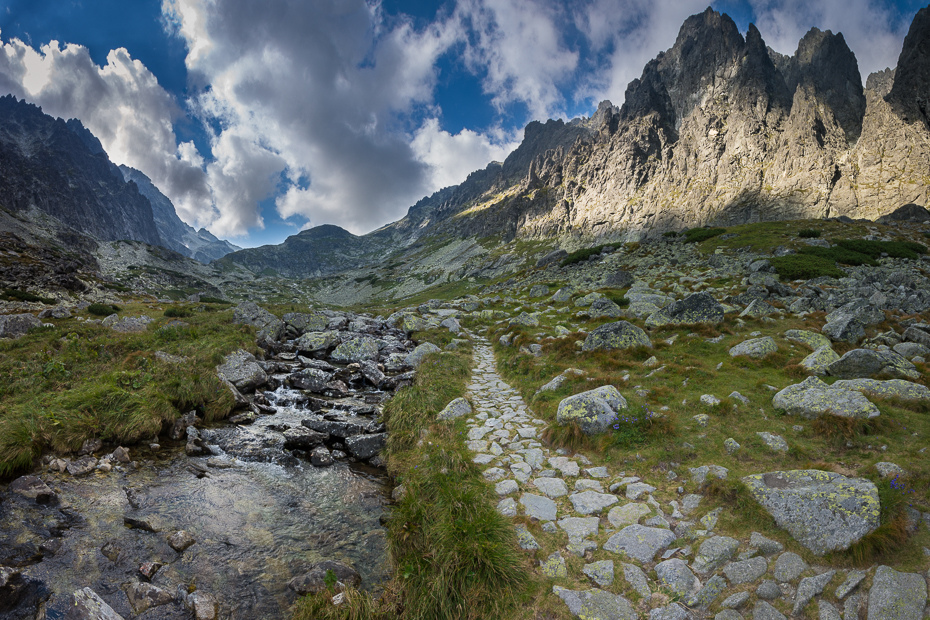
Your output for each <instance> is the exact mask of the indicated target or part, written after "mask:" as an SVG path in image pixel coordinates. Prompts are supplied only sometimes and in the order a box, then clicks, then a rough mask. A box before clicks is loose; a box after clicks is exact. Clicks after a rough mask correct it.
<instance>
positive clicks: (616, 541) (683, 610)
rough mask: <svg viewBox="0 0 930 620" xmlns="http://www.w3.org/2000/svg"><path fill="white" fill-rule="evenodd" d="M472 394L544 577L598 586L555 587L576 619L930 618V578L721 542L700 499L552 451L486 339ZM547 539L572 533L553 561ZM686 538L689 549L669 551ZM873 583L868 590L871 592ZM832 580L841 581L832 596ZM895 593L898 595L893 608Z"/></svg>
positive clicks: (481, 433) (473, 425) (478, 349)
mask: <svg viewBox="0 0 930 620" xmlns="http://www.w3.org/2000/svg"><path fill="white" fill-rule="evenodd" d="M468 391H469V394H468V398H469V399H470V400H471V402H472V404H473V405H474V410H473V412H472V414H471V415H470V417H468V418H467V419H466V420H467V424H468V434H467V439H466V441H467V445H468V448H469V449H470V450H471V451H472V452H473V453H474V458H473V460H474V462H475V463H478V464H479V465H481V466H483V467H485V468H486V469H485V471H484V476H485V478H486V479H487V480H488V481H490V482H492V483H494V484H495V490H496V492H497V494H498V496H499V497H500V501H499V504H498V510H499V511H500V512H501V513H502V514H504V515H505V516H510V517H514V518H516V517H517V516H518V515H524V516H526V517H529V518H530V522H531V525H530V526H529V527H527V526H525V525H523V524H520V523H518V524H515V528H516V530H517V536H518V540H519V543H520V546H521V547H522V548H523V549H525V550H527V551H528V552H530V553H537V554H539V557H538V558H537V559H538V560H539V568H538V570H539V571H540V573H541V574H542V575H545V576H546V577H547V578H550V579H552V580H554V581H556V580H560V581H561V582H562V583H565V581H564V579H565V578H568V577H573V578H576V579H580V580H582V581H585V582H587V583H588V584H589V585H590V587H585V588H579V589H577V590H571V589H568V588H563V587H560V586H559V585H553V592H554V593H555V594H556V595H558V596H559V597H560V598H561V599H562V600H563V601H564V602H565V604H566V605H567V607H568V609H569V611H570V612H571V613H572V614H573V615H574V616H576V617H579V618H586V619H587V620H608V619H611V620H613V619H634V618H647V617H648V618H650V619H652V618H657V619H658V618H661V619H674V620H684V619H686V618H715V619H716V620H739V619H740V618H771V619H774V620H777V619H786V618H787V617H789V616H795V615H797V614H799V613H803V612H802V610H803V609H805V607H807V606H808V605H811V604H813V605H815V607H816V609H817V610H818V611H817V613H818V614H819V617H820V618H830V619H834V618H835V619H843V620H852V619H858V618H860V617H862V618H868V619H869V620H877V619H879V618H881V619H885V620H897V619H902V620H903V619H904V618H912V617H913V618H915V619H916V618H921V617H922V616H923V615H924V608H925V606H926V604H927V584H926V579H927V578H928V577H930V572H928V574H916V573H901V572H897V571H894V570H892V569H891V568H888V567H884V566H883V567H879V568H878V569H877V570H875V571H871V570H870V571H848V572H846V571H835V570H829V569H828V568H827V567H819V566H809V565H808V564H807V563H806V562H805V561H804V560H803V559H802V558H801V557H800V556H798V555H797V554H795V553H791V552H786V551H785V550H784V547H783V545H782V544H781V543H779V542H777V541H773V540H770V539H768V538H765V537H764V536H762V535H761V534H758V533H756V532H753V533H752V535H751V536H747V540H737V539H735V538H731V537H728V536H719V535H715V533H714V531H713V530H714V528H715V526H716V523H717V511H716V510H715V511H710V512H706V513H704V514H701V513H700V511H698V509H699V507H700V504H701V500H702V497H701V496H700V495H697V494H684V488H683V487H679V489H678V490H679V495H680V498H679V500H675V501H672V502H669V503H668V504H667V505H666V506H665V507H663V506H662V505H660V504H659V502H658V501H656V500H655V499H654V498H653V496H652V493H653V492H654V491H655V490H656V488H655V487H654V486H652V485H650V484H648V483H647V482H646V481H644V480H642V479H641V478H640V477H638V476H636V475H635V474H634V473H632V472H624V471H613V468H611V467H604V466H601V467H594V466H592V463H591V461H590V460H589V459H588V458H587V457H585V456H584V455H582V454H575V455H572V456H569V454H568V453H567V452H566V451H565V450H556V451H554V452H551V451H550V450H549V449H547V448H546V447H545V446H544V445H543V444H542V443H541V442H540V441H539V439H538V436H539V434H540V433H541V432H542V430H543V429H544V428H545V426H546V422H545V421H544V420H540V419H538V418H535V417H534V416H533V413H532V411H531V410H530V409H529V407H528V406H527V404H526V403H525V402H524V401H523V399H522V398H521V396H520V394H519V393H518V392H517V391H516V390H514V389H513V388H512V387H510V386H509V385H507V383H506V382H504V381H503V380H502V379H501V377H500V375H499V374H498V373H497V369H496V363H495V359H494V353H493V350H492V349H491V346H490V343H489V342H488V341H487V339H485V338H482V337H480V336H475V368H474V370H473V375H472V382H471V384H470V385H469V386H468ZM709 472H710V473H713V474H717V475H721V476H725V475H726V470H725V469H723V468H720V467H716V466H710V467H699V468H694V469H693V470H691V479H692V480H691V481H692V482H694V483H697V484H699V483H700V482H702V481H703V480H704V478H705V477H706V476H707V475H708V473H709ZM670 478H671V472H670ZM697 484H695V485H693V486H694V487H697ZM534 532H535V535H534ZM542 532H545V533H548V534H556V535H560V536H563V538H561V540H560V543H559V549H558V550H556V551H555V552H554V553H551V554H548V555H547V554H546V553H544V552H541V551H540V544H539V543H538V541H537V539H536V536H540V535H541V533H542ZM747 535H748V533H747ZM566 540H567V544H566V543H565V541H566ZM681 540H688V541H691V544H687V545H685V546H682V547H671V545H672V544H673V543H674V542H675V541H681ZM544 542H545V541H544ZM572 555H575V556H578V557H582V558H585V559H584V564H583V567H582V569H581V571H580V572H581V574H572V575H570V574H569V573H570V570H571V568H570V566H571V565H575V566H577V564H578V563H577V562H568V563H566V559H570V558H571V556H572ZM869 577H871V580H872V587H871V591H870V592H867V591H866V590H867V588H866V586H865V585H863V584H867V583H868V579H869ZM834 581H835V582H837V583H839V582H841V585H839V586H837V587H836V588H834V587H833V586H832V585H831V586H830V587H829V588H828V587H827V586H828V584H830V583H832V582H834ZM615 582H616V583H615ZM894 591H897V592H898V593H899V594H900V596H898V595H896V596H894V597H892V598H894V600H892V598H889V593H890V592H894ZM616 592H622V593H623V594H616ZM670 600H671V601H677V602H672V603H669V601H670ZM902 605H903V606H902Z"/></svg>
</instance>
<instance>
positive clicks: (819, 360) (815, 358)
mask: <svg viewBox="0 0 930 620" xmlns="http://www.w3.org/2000/svg"><path fill="white" fill-rule="evenodd" d="M838 359H840V356H839V355H837V354H836V351H834V350H833V349H832V348H831V347H830V345H829V344H828V345H825V346H822V347H820V348H819V349H817V350H816V351H814V352H813V353H811V354H810V355H808V356H807V357H805V358H804V359H803V360H801V366H802V367H803V368H804V370H806V371H807V372H808V373H810V374H812V375H820V376H823V375H825V374H827V369H828V368H829V367H830V364H832V363H833V362H835V361H837V360H838Z"/></svg>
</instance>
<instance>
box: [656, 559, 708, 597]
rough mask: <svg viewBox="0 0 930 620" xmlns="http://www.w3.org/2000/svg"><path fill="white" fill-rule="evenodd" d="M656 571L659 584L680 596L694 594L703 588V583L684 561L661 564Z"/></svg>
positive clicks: (667, 561) (657, 565)
mask: <svg viewBox="0 0 930 620" xmlns="http://www.w3.org/2000/svg"><path fill="white" fill-rule="evenodd" d="M655 570H656V577H658V578H659V583H660V584H662V585H663V586H665V587H667V588H668V589H670V590H671V591H672V592H674V593H675V594H677V595H678V596H688V595H689V594H693V593H694V592H696V591H697V589H698V588H699V587H700V586H701V582H700V581H698V579H697V577H695V576H694V573H692V572H691V569H690V568H688V563H687V562H685V561H684V560H679V559H678V558H674V559H671V560H665V561H664V562H659V563H658V564H656V568H655Z"/></svg>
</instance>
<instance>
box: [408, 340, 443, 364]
mask: <svg viewBox="0 0 930 620" xmlns="http://www.w3.org/2000/svg"><path fill="white" fill-rule="evenodd" d="M440 352H441V349H440V348H439V347H437V346H436V345H434V344H433V343H432V342H424V343H423V344H421V345H418V346H417V347H416V348H415V349H414V350H413V351H412V352H411V353H410V355H408V356H407V357H405V358H404V363H405V364H406V365H407V366H412V367H414V368H416V367H417V366H419V365H420V363H421V362H423V358H424V357H426V356H427V355H429V354H431V353H440Z"/></svg>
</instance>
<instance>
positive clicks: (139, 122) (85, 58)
mask: <svg viewBox="0 0 930 620" xmlns="http://www.w3.org/2000/svg"><path fill="white" fill-rule="evenodd" d="M0 89H2V90H3V91H5V92H9V93H12V94H13V95H15V96H16V97H19V98H21V99H26V100H28V101H30V102H33V103H36V104H38V105H40V106H42V109H43V110H44V111H45V112H46V113H47V114H51V115H53V116H59V117H62V118H65V119H68V118H78V119H80V120H81V122H82V123H83V124H84V125H85V126H86V127H87V128H88V129H89V130H90V131H91V132H92V133H93V134H94V135H95V136H97V138H98V139H99V140H100V142H101V144H102V145H103V148H104V149H105V150H106V152H107V154H108V155H109V156H110V159H111V160H113V161H114V162H115V163H117V164H125V165H128V166H132V167H133V168H137V169H139V170H141V171H142V172H144V173H145V174H146V175H148V176H149V177H150V178H151V179H152V181H153V182H154V183H155V185H156V186H157V187H158V188H159V189H161V190H162V192H164V193H165V194H166V195H167V196H168V197H169V198H171V200H172V201H173V202H174V204H175V207H177V210H178V213H179V215H180V216H181V217H182V218H183V219H185V220H187V221H188V222H192V223H206V222H209V221H210V220H211V219H212V218H213V213H212V206H211V204H212V201H211V197H210V190H209V187H208V186H207V183H206V175H205V173H204V171H203V170H201V169H200V166H199V165H198V164H197V163H196V162H197V159H198V157H199V155H197V156H196V157H195V154H196V148H194V147H193V145H188V146H186V147H185V153H186V155H183V156H180V155H181V154H180V152H179V151H178V146H177V141H176V138H175V134H174V129H173V122H174V120H175V119H176V118H177V117H178V115H179V114H180V113H181V111H180V109H179V108H178V106H177V104H176V103H175V101H174V99H173V98H172V97H171V95H169V94H168V93H167V92H166V91H165V90H164V89H163V88H162V87H161V86H159V84H158V81H157V80H156V79H155V76H154V75H152V73H151V72H150V71H149V70H148V69H147V68H146V67H145V66H144V65H143V64H142V63H141V62H139V61H138V60H134V59H133V58H132V57H130V55H129V53H128V52H127V51H126V50H125V49H122V48H120V49H115V50H112V51H110V53H109V54H108V55H107V63H106V64H105V65H104V66H102V67H101V66H98V65H96V64H95V63H94V62H93V60H92V59H91V57H90V53H89V52H88V50H87V48H86V47H83V46H81V45H74V44H66V45H64V46H61V44H59V42H58V41H51V42H50V43H48V44H47V45H43V46H42V47H40V48H39V49H38V50H36V49H33V48H32V47H30V46H29V45H27V44H25V43H23V42H22V41H20V40H19V39H11V40H9V41H6V42H4V41H0Z"/></svg>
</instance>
